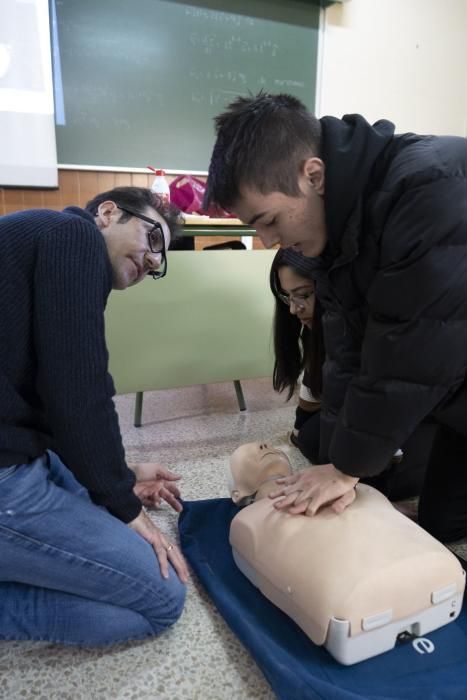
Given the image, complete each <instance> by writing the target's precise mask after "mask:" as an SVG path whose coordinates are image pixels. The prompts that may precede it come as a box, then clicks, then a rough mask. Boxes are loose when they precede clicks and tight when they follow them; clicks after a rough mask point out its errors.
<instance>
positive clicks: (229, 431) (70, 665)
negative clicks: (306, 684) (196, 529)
mask: <svg viewBox="0 0 467 700" xmlns="http://www.w3.org/2000/svg"><path fill="white" fill-rule="evenodd" d="M243 388H244V392H245V397H246V401H247V404H248V412H246V413H244V414H241V413H239V411H238V407H237V403H236V398H235V392H234V388H233V385H232V384H218V385H211V386H197V387H192V388H188V389H178V390H173V391H160V392H152V393H148V394H145V398H144V408H143V427H142V428H134V427H133V425H132V416H133V406H134V397H133V396H124V397H118V398H117V408H118V411H119V414H120V421H121V427H122V433H123V437H124V442H125V446H126V450H127V456H128V459H129V461H156V460H157V461H159V462H161V463H162V464H164V465H165V466H167V467H168V468H170V469H172V470H174V471H178V472H179V473H180V474H181V475H182V476H183V482H182V493H183V497H184V498H186V499H198V498H214V497H218V496H226V495H227V491H226V486H225V483H226V480H225V473H226V466H227V463H228V457H229V455H230V454H231V453H232V451H233V450H234V449H235V448H236V447H237V446H238V445H239V444H241V443H244V442H249V441H253V440H265V439H267V440H269V441H270V442H271V443H272V444H274V445H278V446H283V447H285V446H286V437H287V429H289V428H290V425H291V422H292V418H293V412H294V411H293V406H291V405H287V404H285V403H284V400H283V398H282V397H278V396H277V395H275V394H274V393H273V392H272V390H271V388H270V380H257V381H246V382H243ZM286 449H287V450H288V451H289V456H290V457H291V459H292V462H293V464H294V466H295V467H301V466H303V465H304V464H305V460H304V459H303V458H302V457H300V455H299V453H298V451H297V450H296V449H294V448H288V447H286ZM154 519H155V521H156V522H157V523H158V524H159V525H160V526H161V527H162V528H163V529H164V530H165V531H166V532H167V533H168V534H169V535H170V537H171V538H176V532H177V528H176V516H175V514H174V513H173V511H171V510H170V509H169V508H168V507H166V508H163V509H161V510H160V511H158V512H157V513H154ZM459 549H460V551H462V550H463V551H464V556H467V545H465V544H464V545H462V546H461V547H460V548H459ZM273 697H274V695H273V693H272V692H271V690H270V688H269V686H268V684H267V683H266V681H265V680H264V678H263V676H262V674H261V672H260V671H259V670H258V668H257V667H256V665H255V664H254V662H253V661H252V660H251V658H250V657H249V656H248V654H247V653H246V652H245V651H244V650H243V648H242V646H241V645H240V643H239V642H238V641H237V639H236V637H234V635H233V634H232V633H231V632H230V630H229V629H228V628H227V626H226V625H225V623H224V622H223V620H222V618H221V617H220V616H219V614H218V613H217V611H216V610H215V608H214V607H213V606H212V604H211V603H210V601H209V600H208V599H207V598H206V596H205V594H204V592H203V591H202V590H201V589H200V587H199V586H198V585H197V583H196V582H195V581H193V580H192V581H191V582H190V584H189V591H188V598H187V604H186V608H185V611H184V614H183V616H182V618H181V620H180V621H179V623H178V624H177V625H176V626H175V627H173V628H172V629H171V630H169V631H168V632H166V633H165V634H163V635H162V636H160V637H159V638H156V639H153V640H150V641H147V642H139V643H135V644H126V645H119V646H115V647H113V648H110V649H107V650H102V649H76V648H72V647H60V646H56V645H51V644H46V643H16V642H0V700H29V699H31V698H34V699H35V700H38V699H40V700H91V698H92V699H93V700H169V699H170V700H232V699H235V700H237V699H238V700H250V698H251V699H256V698H258V699H261V700H270V699H271V700H272V698H273Z"/></svg>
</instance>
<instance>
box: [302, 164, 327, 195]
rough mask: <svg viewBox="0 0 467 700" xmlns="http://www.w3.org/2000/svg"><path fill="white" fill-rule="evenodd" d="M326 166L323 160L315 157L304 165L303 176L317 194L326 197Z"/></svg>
mask: <svg viewBox="0 0 467 700" xmlns="http://www.w3.org/2000/svg"><path fill="white" fill-rule="evenodd" d="M324 171H325V165H324V162H323V161H322V160H321V158H317V157H316V156H313V157H312V158H308V159H307V160H306V161H305V162H304V164H303V175H304V176H305V177H306V179H307V181H308V182H309V183H310V185H311V187H312V188H313V189H314V190H315V192H316V194H319V195H321V196H323V195H324V181H325V173H324Z"/></svg>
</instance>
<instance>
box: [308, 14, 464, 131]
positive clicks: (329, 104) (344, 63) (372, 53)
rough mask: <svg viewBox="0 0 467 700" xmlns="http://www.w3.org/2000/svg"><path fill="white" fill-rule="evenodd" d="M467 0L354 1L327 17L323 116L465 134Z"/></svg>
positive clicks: (321, 101)
mask: <svg viewBox="0 0 467 700" xmlns="http://www.w3.org/2000/svg"><path fill="white" fill-rule="evenodd" d="M466 36H467V2H466V0H350V2H347V3H344V4H340V5H333V6H331V7H329V8H328V9H327V10H325V11H324V12H323V33H322V46H321V69H320V76H319V81H318V102H317V111H318V115H319V116H322V115H324V114H332V115H334V116H337V117H341V116H342V115H343V114H345V113H352V112H359V113H361V114H363V115H364V116H365V117H366V118H367V119H368V120H370V121H376V120H377V119H379V118H381V117H386V118H389V119H391V120H392V121H394V122H395V124H396V128H397V131H399V132H403V131H415V132H419V133H438V134H457V135H460V136H466V130H467V76H466V69H467V41H466Z"/></svg>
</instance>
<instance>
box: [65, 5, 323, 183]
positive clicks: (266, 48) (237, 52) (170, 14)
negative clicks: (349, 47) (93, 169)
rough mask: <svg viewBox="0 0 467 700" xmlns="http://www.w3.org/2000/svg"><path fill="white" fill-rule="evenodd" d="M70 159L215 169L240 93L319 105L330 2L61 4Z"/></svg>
mask: <svg viewBox="0 0 467 700" xmlns="http://www.w3.org/2000/svg"><path fill="white" fill-rule="evenodd" d="M55 2H56V13H57V29H58V42H59V52H60V67H61V75H62V85H63V100H64V124H62V125H60V124H58V125H57V127H56V132H57V150H58V162H59V163H60V164H68V165H71V164H77V165H90V166H112V167H145V166H146V165H147V164H152V165H155V166H157V167H163V168H165V169H167V170H195V171H196V170H207V168H208V164H209V158H210V153H211V149H212V144H213V141H214V126H213V121H212V119H213V117H214V116H215V115H216V114H218V113H219V112H221V111H222V110H223V109H224V107H225V106H226V105H227V104H228V103H229V102H230V101H231V100H232V99H234V98H235V97H236V96H237V95H242V94H247V93H248V92H249V91H250V92H253V93H257V92H258V91H259V90H260V89H263V90H266V91H268V92H289V93H291V94H293V95H296V96H297V97H298V98H300V99H301V100H302V101H303V102H305V104H307V105H308V106H309V107H310V108H311V109H313V108H314V100H315V84H316V61H317V45H318V26H319V7H318V6H317V5H316V4H314V3H313V2H310V1H308V2H306V1H304V0H222V1H221V0H219V1H218V2H216V1H215V0H211V1H210V0H203V1H201V0H200V1H199V2H195V1H190V0H185V2H178V1H177V0H55Z"/></svg>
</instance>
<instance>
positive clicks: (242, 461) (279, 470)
mask: <svg viewBox="0 0 467 700" xmlns="http://www.w3.org/2000/svg"><path fill="white" fill-rule="evenodd" d="M229 466H230V471H229V479H228V480H229V491H230V496H231V498H232V501H233V502H234V503H236V504H237V505H240V506H243V505H248V504H249V503H252V501H255V500H258V499H259V498H264V497H265V496H267V494H268V493H269V492H270V491H272V490H274V489H275V488H276V485H275V483H274V482H275V479H278V478H279V477H282V476H290V474H291V473H292V467H291V465H290V462H289V459H288V457H287V455H286V454H285V453H284V452H282V451H281V450H278V449H276V448H274V447H270V446H269V445H268V444H267V443H266V442H247V443H246V444H245V445H240V447H237V449H236V450H235V452H234V453H233V454H232V456H231V458H230V465H229Z"/></svg>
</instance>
